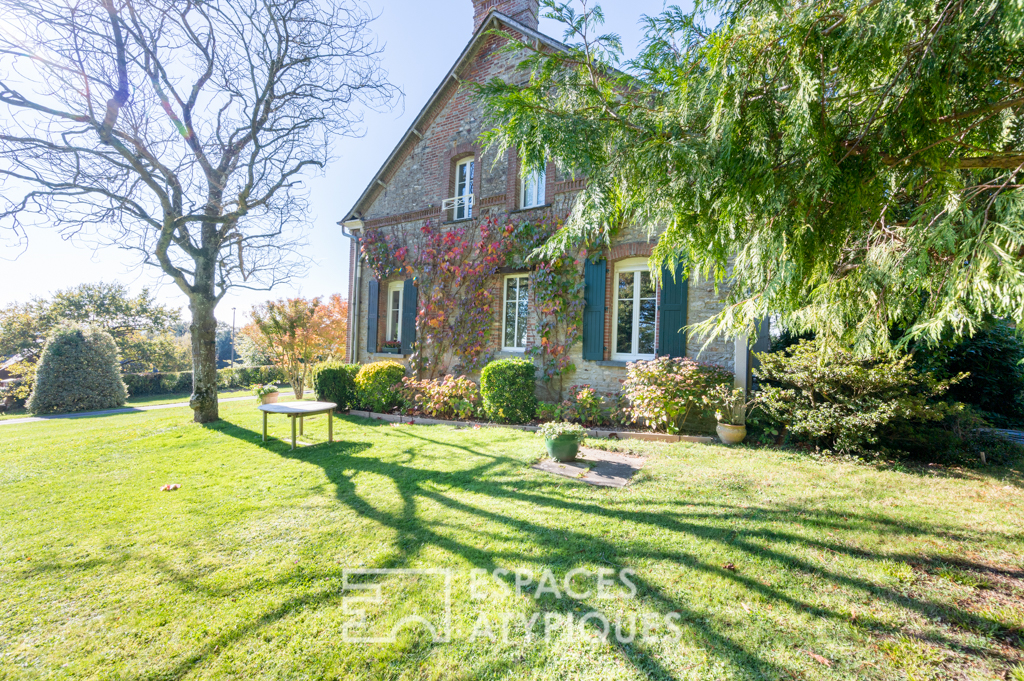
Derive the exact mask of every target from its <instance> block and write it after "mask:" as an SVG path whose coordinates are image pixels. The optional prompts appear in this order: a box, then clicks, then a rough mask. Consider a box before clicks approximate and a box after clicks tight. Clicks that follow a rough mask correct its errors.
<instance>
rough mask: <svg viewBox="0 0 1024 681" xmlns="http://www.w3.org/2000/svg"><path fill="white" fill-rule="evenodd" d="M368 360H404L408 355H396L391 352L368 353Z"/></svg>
mask: <svg viewBox="0 0 1024 681" xmlns="http://www.w3.org/2000/svg"><path fill="white" fill-rule="evenodd" d="M366 354H367V355H369V357H370V359H405V358H407V357H408V356H409V355H396V354H395V353H393V352H368V353H366Z"/></svg>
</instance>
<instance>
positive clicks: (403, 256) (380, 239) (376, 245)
mask: <svg viewBox="0 0 1024 681" xmlns="http://www.w3.org/2000/svg"><path fill="white" fill-rule="evenodd" d="M359 245H360V247H361V248H362V250H363V255H364V256H366V260H367V262H368V264H369V265H370V269H371V270H373V273H374V275H376V277H377V279H378V280H379V281H383V280H385V279H388V278H390V277H393V276H395V275H398V274H403V273H405V272H406V271H407V269H408V266H407V263H406V260H407V259H408V256H409V247H408V246H407V245H406V244H405V243H404V239H403V237H402V235H401V234H400V233H399V234H391V235H387V234H385V233H384V231H383V230H381V229H368V230H366V233H365V234H364V235H363V237H362V238H361V239H360V240H359Z"/></svg>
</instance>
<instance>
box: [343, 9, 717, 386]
mask: <svg viewBox="0 0 1024 681" xmlns="http://www.w3.org/2000/svg"><path fill="white" fill-rule="evenodd" d="M484 5H487V7H483V6H484ZM475 6H476V7H477V8H478V9H480V8H482V7H483V10H482V11H484V12H485V13H486V12H489V11H490V10H491V9H499V11H502V12H504V13H506V14H509V15H512V16H514V15H515V12H516V11H520V12H522V11H531V8H535V7H536V2H532V3H531V2H528V1H527V0H503V1H495V2H488V1H487V0H483V1H481V2H477V3H475ZM499 6H501V7H499ZM502 7H503V8H504V9H503V8H502ZM485 16H486V14H485ZM524 23H527V22H524ZM500 47H501V43H500V39H499V38H495V37H486V38H483V39H482V40H480V41H479V45H478V47H477V48H476V53H475V55H472V58H471V59H470V60H469V61H468V62H467V64H466V66H465V67H464V68H463V69H462V70H461V72H460V73H458V74H457V75H458V78H459V79H460V81H461V82H456V81H454V80H452V81H449V83H448V84H447V85H446V86H445V87H443V88H442V90H441V92H440V94H439V96H438V99H437V100H436V101H435V102H434V103H433V104H432V105H431V107H430V109H429V110H428V112H427V117H426V119H425V120H424V121H423V122H421V123H420V125H419V127H418V128H417V133H418V135H413V136H412V137H411V139H412V140H413V141H411V142H409V143H408V144H407V145H406V148H403V149H400V150H399V154H398V159H397V162H396V164H395V165H393V166H392V167H391V170H390V171H389V174H388V175H386V176H385V177H384V184H385V186H378V187H376V188H375V195H373V196H371V198H370V204H369V208H367V209H366V211H365V213H364V215H363V218H364V220H365V221H366V224H367V226H368V227H369V228H385V229H386V230H387V231H388V232H392V231H394V232H415V231H418V230H419V229H420V228H421V227H422V226H423V225H424V224H425V223H426V221H428V220H432V221H433V222H435V224H436V223H438V222H443V221H446V220H448V219H449V217H450V216H448V215H442V213H441V210H440V206H441V203H442V202H443V201H444V199H446V198H449V197H450V196H452V194H453V193H454V191H453V189H454V179H453V177H452V171H453V168H454V164H455V163H456V162H457V161H458V160H460V159H462V158H465V157H467V156H470V155H472V156H473V157H474V158H475V159H476V185H475V187H474V190H475V194H476V202H477V203H476V206H477V208H476V210H475V211H474V216H475V219H476V220H481V219H484V218H486V217H487V216H488V215H492V214H505V213H512V214H514V215H515V218H516V219H522V218H548V219H555V220H557V219H564V218H565V217H567V216H568V215H569V213H570V211H571V210H572V205H573V202H574V201H575V198H576V196H577V195H578V193H579V191H580V190H582V189H583V188H585V186H586V183H585V181H584V180H582V179H579V178H572V177H568V176H566V175H564V174H563V173H561V172H560V171H559V169H558V168H556V167H554V166H553V165H549V167H548V173H547V204H548V205H546V206H543V207H540V208H536V209H530V210H526V211H520V210H518V208H519V200H520V197H519V182H520V175H521V169H520V164H519V160H518V158H517V157H516V155H515V153H514V152H510V153H508V154H506V155H504V156H503V157H502V158H500V159H498V158H496V157H495V156H493V154H492V153H491V152H488V151H487V150H484V149H482V148H481V147H480V146H479V143H478V139H479V136H480V134H481V133H482V132H483V131H484V130H483V129H482V121H483V110H482V107H481V106H480V105H479V104H478V103H477V102H475V101H474V99H473V97H472V93H471V91H470V88H469V87H468V83H470V82H484V81H486V80H489V79H491V78H495V77H500V78H512V77H513V76H514V75H515V66H516V64H517V63H518V61H519V59H521V55H516V54H499V53H498V49H499V48H500ZM656 242H657V234H650V233H649V230H647V229H646V228H641V227H635V228H629V229H625V230H622V231H621V233H620V234H619V235H618V236H617V238H616V239H615V240H614V242H613V244H612V248H611V249H610V250H609V252H608V253H607V258H608V279H607V282H606V297H607V299H606V307H607V310H608V315H607V317H606V321H605V347H606V354H605V359H606V360H610V357H611V347H612V342H611V333H612V329H611V323H612V301H613V295H614V291H613V289H612V284H613V281H612V277H613V276H614V267H615V262H617V261H619V260H622V259H624V258H634V257H649V256H650V254H651V251H652V249H653V247H654V244H655V243H656ZM353 270H354V267H353ZM373 276H374V275H373V273H372V271H371V270H370V269H369V268H368V267H366V266H365V264H364V267H363V279H362V282H361V285H360V289H361V291H360V301H361V302H360V305H359V316H360V319H359V320H358V321H357V332H356V334H355V337H356V339H357V344H356V348H354V350H355V352H354V357H355V360H356V361H360V362H365V361H368V360H369V359H371V357H370V356H369V355H368V354H367V351H366V319H367V301H366V296H367V293H368V288H369V281H370V279H372V278H373ZM493 285H494V291H495V294H496V302H497V308H498V313H497V314H496V315H495V319H494V323H493V326H492V331H493V333H492V347H491V350H492V351H494V352H495V354H496V356H499V357H504V356H513V355H512V353H502V352H501V346H502V317H503V305H502V302H503V291H502V287H503V285H504V275H496V276H495V281H494V284H493ZM386 292H387V282H381V284H380V300H379V310H380V319H379V327H378V338H379V339H380V340H381V342H383V338H384V334H385V329H386V310H387V304H386ZM721 307H722V303H721V298H720V296H718V295H716V294H715V292H714V287H713V285H711V284H696V283H691V286H690V291H689V311H688V318H689V320H690V322H691V323H692V322H695V321H700V320H703V319H706V318H708V317H709V316H711V315H713V314H715V313H717V312H718V311H720V310H721ZM658 321H659V322H660V320H658ZM535 329H536V317H535V315H534V312H533V310H532V309H531V312H530V316H529V319H528V335H529V340H530V341H533V340H535ZM702 345H703V344H702V343H700V342H698V341H697V340H696V339H691V340H690V342H689V344H688V347H687V354H688V355H689V356H691V357H697V358H699V359H702V360H705V361H710V362H714V363H716V364H721V365H723V366H726V367H728V368H730V369H731V368H733V366H734V357H733V355H734V348H733V343H732V341H731V340H727V339H714V341H713V342H712V343H710V344H709V345H708V347H707V348H702ZM516 354H519V353H516ZM571 356H572V358H573V361H574V363H575V365H576V366H577V369H578V370H577V372H576V374H575V375H573V376H570V377H568V378H567V379H566V383H565V385H566V386H569V385H572V384H574V383H590V384H592V385H594V387H595V388H597V389H599V390H602V391H609V392H613V391H617V390H618V389H619V388H620V386H621V383H622V381H623V380H624V379H625V377H626V370H625V368H623V367H617V366H609V365H606V364H598V363H595V362H585V361H583V359H582V346H580V345H577V346H576V347H575V348H573V350H572V352H571ZM389 358H391V359H394V358H395V357H393V356H390V357H389ZM373 359H379V357H374V358H373ZM539 394H542V395H543V394H544V392H543V391H540V392H539ZM545 397H546V395H545Z"/></svg>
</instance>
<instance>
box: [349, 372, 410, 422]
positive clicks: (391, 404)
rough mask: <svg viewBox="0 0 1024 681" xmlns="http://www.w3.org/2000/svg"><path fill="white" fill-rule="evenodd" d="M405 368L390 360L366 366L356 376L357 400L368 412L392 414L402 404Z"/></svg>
mask: <svg viewBox="0 0 1024 681" xmlns="http://www.w3.org/2000/svg"><path fill="white" fill-rule="evenodd" d="M404 377H405V367H404V366H402V365H401V364H399V363H398V362H392V361H390V360H388V361H384V362H374V363H373V364H366V365H364V366H363V368H362V369H360V370H359V373H358V374H356V400H357V401H358V402H359V406H360V407H362V408H363V409H366V410H368V411H375V412H379V413H383V414H387V413H390V412H391V411H393V410H394V409H395V407H398V406H400V405H401V404H402V395H401V392H400V390H399V389H400V388H401V386H402V378H404Z"/></svg>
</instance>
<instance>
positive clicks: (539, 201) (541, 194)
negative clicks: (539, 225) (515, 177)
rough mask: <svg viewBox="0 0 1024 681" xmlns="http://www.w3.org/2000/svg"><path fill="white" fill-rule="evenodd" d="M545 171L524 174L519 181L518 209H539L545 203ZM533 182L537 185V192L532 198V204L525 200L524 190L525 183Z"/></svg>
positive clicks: (546, 175)
mask: <svg viewBox="0 0 1024 681" xmlns="http://www.w3.org/2000/svg"><path fill="white" fill-rule="evenodd" d="M547 177H548V172H547V169H544V170H535V171H533V172H529V173H524V174H523V177H522V179H521V180H520V181H519V207H520V208H521V209H522V210H527V209H528V208H539V207H540V206H543V205H544V203H545V202H546V201H547V186H546V185H547ZM530 180H533V181H534V182H536V183H537V191H536V192H535V196H534V203H530V202H528V201H527V200H526V188H527V183H528V182H529V181H530Z"/></svg>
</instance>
